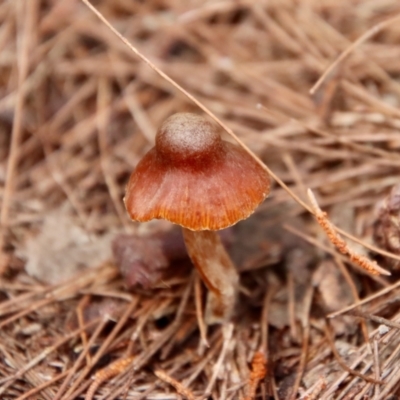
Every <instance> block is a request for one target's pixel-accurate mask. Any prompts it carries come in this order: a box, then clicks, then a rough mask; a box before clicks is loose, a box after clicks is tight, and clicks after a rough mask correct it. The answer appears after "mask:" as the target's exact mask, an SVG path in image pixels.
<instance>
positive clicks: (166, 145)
mask: <svg viewBox="0 0 400 400" xmlns="http://www.w3.org/2000/svg"><path fill="white" fill-rule="evenodd" d="M155 142H156V143H155V146H154V147H153V148H152V149H151V150H150V151H149V152H148V153H147V154H146V155H145V156H144V157H143V158H142V160H141V161H140V162H139V163H138V165H137V167H136V169H135V170H134V172H133V173H132V175H131V177H130V180H129V183H128V186H127V189H126V195H125V198H124V202H125V207H126V209H127V211H128V213H129V215H130V217H131V219H132V220H135V221H140V222H145V221H149V220H151V219H154V218H161V219H166V220H168V221H170V222H172V223H174V224H178V225H181V226H182V228H183V235H184V239H185V244H186V248H187V251H188V254H189V256H190V258H191V260H192V262H193V264H194V265H195V267H196V268H197V271H198V272H199V274H200V276H201V278H202V279H203V281H204V283H205V284H206V286H207V287H208V289H209V295H208V300H207V305H206V312H205V320H206V322H207V323H208V324H212V323H223V322H226V321H228V320H229V319H230V318H231V316H232V312H233V309H234V307H235V301H236V297H237V291H238V281H239V277H238V273H237V271H236V269H235V267H234V265H233V263H232V261H231V260H230V258H229V256H228V254H227V252H226V251H225V249H224V247H223V245H222V243H221V240H220V237H219V235H218V234H217V233H216V231H218V230H220V229H224V228H227V227H229V226H231V225H234V224H236V223H237V222H238V221H240V220H242V219H245V218H247V217H248V216H249V215H250V214H252V213H253V211H254V210H255V208H256V207H257V206H258V205H259V204H260V203H261V202H262V201H263V200H264V198H265V197H266V196H267V195H268V193H269V188H270V179H269V175H268V174H267V172H266V171H265V170H264V169H263V168H262V167H261V166H260V165H259V164H258V163H257V162H256V161H255V160H254V159H253V158H252V157H251V156H250V155H249V154H248V153H247V152H245V151H244V150H243V149H242V148H240V147H238V146H236V145H234V144H232V143H229V142H227V141H224V140H222V139H221V135H220V131H219V128H218V127H217V126H216V125H215V124H214V123H212V122H210V121H209V120H208V119H206V118H205V117H202V116H200V115H197V114H191V113H178V114H174V115H172V116H171V117H169V118H168V119H167V120H165V121H164V123H163V124H162V125H161V127H160V129H159V130H158V132H157V135H156V140H155Z"/></svg>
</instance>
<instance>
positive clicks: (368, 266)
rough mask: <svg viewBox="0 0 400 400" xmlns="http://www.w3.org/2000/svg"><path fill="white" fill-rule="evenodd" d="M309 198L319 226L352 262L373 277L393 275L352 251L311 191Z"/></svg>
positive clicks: (374, 262)
mask: <svg viewBox="0 0 400 400" xmlns="http://www.w3.org/2000/svg"><path fill="white" fill-rule="evenodd" d="M307 194H308V198H309V199H310V202H311V206H312V208H313V211H314V216H315V218H316V219H317V222H318V224H319V225H320V226H321V228H322V229H323V230H324V231H325V233H326V234H327V236H328V239H329V240H330V242H331V243H332V244H333V245H334V246H335V247H336V248H337V249H338V250H339V251H340V252H341V253H342V254H345V255H348V256H349V258H350V260H351V261H353V262H354V263H355V264H357V265H358V266H359V267H361V268H362V269H363V270H365V271H367V272H368V273H370V274H371V275H380V274H382V275H391V274H390V272H389V271H387V270H386V269H383V268H381V267H380V266H379V265H378V263H377V262H376V261H371V260H370V259H369V258H368V257H365V256H363V255H361V254H357V253H355V252H354V251H352V250H351V249H350V248H349V246H348V245H347V243H346V242H345V241H344V240H343V239H342V238H341V237H340V236H339V234H338V233H336V231H335V229H334V227H333V225H332V223H331V222H330V221H329V219H328V217H327V214H326V212H323V211H322V210H321V209H320V208H319V205H318V203H317V199H316V198H315V196H314V193H313V192H312V190H311V189H308V190H307Z"/></svg>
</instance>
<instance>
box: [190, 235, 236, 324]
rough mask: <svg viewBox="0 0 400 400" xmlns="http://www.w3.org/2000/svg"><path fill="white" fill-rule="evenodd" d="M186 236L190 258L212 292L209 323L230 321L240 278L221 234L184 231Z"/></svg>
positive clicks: (208, 306) (206, 315) (209, 299)
mask: <svg viewBox="0 0 400 400" xmlns="http://www.w3.org/2000/svg"><path fill="white" fill-rule="evenodd" d="M183 237H184V239H185V244H186V248H187V251H188V254H189V257H190V258H191V260H192V262H193V264H194V266H195V267H196V269H197V271H198V272H199V274H200V276H201V278H202V279H203V281H204V283H205V284H206V286H207V287H208V289H209V291H210V292H209V293H208V298H207V306H206V312H205V320H206V323H208V324H215V323H224V322H227V321H228V320H229V319H230V318H231V316H232V312H233V309H234V307H235V303H236V297H237V288H238V282H239V275H238V273H237V271H236V268H235V266H234V265H233V263H232V261H231V259H230V257H229V255H228V253H227V252H226V250H225V248H224V246H223V244H222V242H221V239H220V237H219V235H218V234H217V233H216V232H214V231H197V232H196V231H191V230H189V229H185V228H183Z"/></svg>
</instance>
